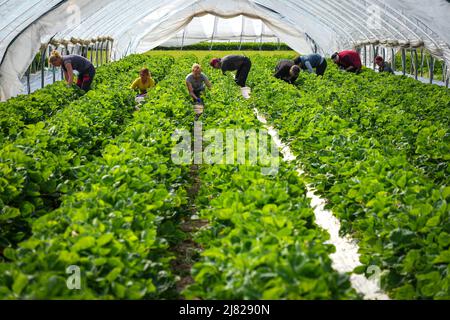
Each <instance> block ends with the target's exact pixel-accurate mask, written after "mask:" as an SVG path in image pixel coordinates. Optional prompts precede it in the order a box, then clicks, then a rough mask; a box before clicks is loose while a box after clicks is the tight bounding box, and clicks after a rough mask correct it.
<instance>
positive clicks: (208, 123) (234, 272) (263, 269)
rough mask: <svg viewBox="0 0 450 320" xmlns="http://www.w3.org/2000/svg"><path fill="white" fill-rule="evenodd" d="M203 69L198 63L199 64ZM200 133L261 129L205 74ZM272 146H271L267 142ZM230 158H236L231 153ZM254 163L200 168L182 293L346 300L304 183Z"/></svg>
mask: <svg viewBox="0 0 450 320" xmlns="http://www.w3.org/2000/svg"><path fill="white" fill-rule="evenodd" d="M203 64H206V60H205V61H203ZM210 75H211V78H212V80H213V83H214V89H213V91H212V93H211V94H209V95H208V97H207V98H206V99H205V101H207V106H206V109H205V114H204V116H203V121H204V122H203V126H204V130H208V129H217V128H219V129H220V130H221V132H222V133H223V132H224V131H225V129H238V130H248V129H255V130H260V129H263V128H262V125H261V124H260V123H259V122H258V121H257V119H256V118H255V116H254V114H253V110H252V109H251V108H249V107H248V106H247V105H246V103H245V102H244V100H243V98H242V97H241V95H240V91H239V89H238V87H236V85H235V83H234V81H233V80H232V79H231V78H229V77H227V78H226V77H223V76H222V75H221V74H219V73H217V72H210ZM271 143H273V141H271ZM235 156H236V155H235ZM262 169H263V165H262V164H261V163H258V164H254V165H250V164H249V163H248V162H247V163H246V165H237V164H235V165H219V164H212V165H208V164H205V165H202V166H201V169H200V177H201V181H202V184H201V188H200V193H199V196H198V199H197V203H196V207H197V208H198V210H199V214H200V217H201V218H204V219H208V220H209V221H210V225H209V226H208V227H207V228H204V229H203V230H201V231H200V232H199V233H198V235H197V236H196V240H197V241H198V243H199V244H200V245H201V246H202V247H203V249H204V251H203V252H201V253H200V261H199V262H197V263H196V264H195V265H194V267H193V272H192V274H193V278H194V281H195V283H194V284H192V285H191V286H189V287H188V288H187V289H186V290H185V292H184V295H185V296H186V297H187V298H201V299H351V298H358V295H357V294H356V293H355V291H354V290H353V289H352V288H351V286H350V282H349V277H348V275H347V274H339V273H337V272H336V271H335V270H333V268H332V267H331V260H330V257H329V254H330V253H332V252H333V251H334V247H333V246H331V245H328V244H324V243H325V242H326V240H327V239H328V237H329V236H328V234H327V233H326V232H324V231H323V230H322V229H320V228H319V227H318V226H317V225H316V224H315V222H314V212H313V210H312V209H311V206H310V201H309V200H308V199H307V197H306V188H305V185H304V182H303V181H301V179H300V178H299V176H298V174H297V172H296V170H295V168H294V167H293V166H292V165H290V164H286V163H280V167H279V168H278V172H277V173H276V174H274V175H272V176H269V175H264V174H263V171H262Z"/></svg>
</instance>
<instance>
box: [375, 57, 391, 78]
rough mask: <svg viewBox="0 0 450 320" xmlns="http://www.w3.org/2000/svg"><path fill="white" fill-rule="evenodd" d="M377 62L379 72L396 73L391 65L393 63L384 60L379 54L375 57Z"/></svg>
mask: <svg viewBox="0 0 450 320" xmlns="http://www.w3.org/2000/svg"><path fill="white" fill-rule="evenodd" d="M375 63H376V65H377V66H378V71H379V72H388V73H391V74H394V70H393V69H392V67H391V64H390V63H389V62H387V61H384V59H383V57H380V56H377V57H376V58H375Z"/></svg>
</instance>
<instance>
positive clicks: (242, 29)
mask: <svg viewBox="0 0 450 320" xmlns="http://www.w3.org/2000/svg"><path fill="white" fill-rule="evenodd" d="M244 29H245V17H244V16H242V24H241V36H240V39H239V51H241V49H242V37H243V36H244Z"/></svg>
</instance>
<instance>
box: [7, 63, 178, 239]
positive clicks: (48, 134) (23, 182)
mask: <svg viewBox="0 0 450 320" xmlns="http://www.w3.org/2000/svg"><path fill="white" fill-rule="evenodd" d="M147 60H149V58H148V57H147ZM135 61H136V58H133V57H132V58H131V62H135ZM172 61H173V60H172V59H171V58H166V57H162V58H160V59H156V60H154V61H152V60H149V63H150V64H151V65H152V67H154V68H153V69H154V70H155V74H156V75H157V77H159V78H162V77H163V76H164V74H165V73H166V72H167V69H168V68H169V67H170V65H171V63H172ZM123 63H124V64H125V65H126V68H129V63H130V61H129V60H125V61H124V62H123ZM114 66H115V67H114V68H117V66H119V67H120V62H119V63H116V64H114ZM140 67H141V65H135V67H134V69H132V70H131V71H129V72H128V73H122V72H121V71H122V70H119V71H120V72H121V73H119V71H117V72H118V73H117V74H113V73H112V74H110V77H111V80H110V81H109V82H108V83H104V84H97V89H96V90H93V91H91V92H89V93H88V94H87V95H85V96H84V97H82V98H80V99H79V100H76V101H74V102H72V103H71V104H70V105H69V106H67V107H66V108H65V109H63V110H61V111H60V112H58V113H57V114H55V115H54V116H53V117H51V118H49V119H48V120H47V121H46V122H38V123H37V124H33V125H28V126H27V127H26V128H25V129H24V130H23V131H22V132H20V133H19V134H18V136H17V138H16V139H15V140H14V141H9V142H6V143H5V144H4V145H3V146H2V148H1V149H0V172H1V178H0V208H1V209H0V210H1V211H0V213H1V214H0V223H1V226H2V228H1V231H0V247H7V246H8V245H11V244H12V245H14V244H15V243H17V242H19V241H21V240H23V239H24V238H25V237H27V236H28V235H29V232H30V229H29V225H30V224H29V223H30V221H32V220H33V219H35V218H37V217H39V216H41V215H42V214H45V213H46V212H48V211H50V210H52V209H54V208H56V207H58V205H59V199H60V196H61V194H64V193H66V192H67V189H68V185H70V184H71V181H73V179H76V178H77V170H76V169H77V168H79V167H82V166H83V165H85V164H86V163H88V162H89V161H90V159H91V158H92V157H93V156H95V155H98V154H100V152H101V150H102V148H103V145H104V144H105V143H107V142H108V140H110V139H111V138H112V137H114V136H115V135H117V134H119V133H120V132H121V130H122V128H123V126H124V125H125V123H126V121H127V120H128V119H129V118H131V114H132V111H133V110H134V105H135V101H134V93H133V92H131V91H130V90H129V89H128V88H127V87H124V83H125V86H126V85H128V83H130V82H131V79H132V78H134V77H135V76H136V74H137V70H138V68H140Z"/></svg>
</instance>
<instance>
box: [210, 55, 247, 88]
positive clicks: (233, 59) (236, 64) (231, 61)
mask: <svg viewBox="0 0 450 320" xmlns="http://www.w3.org/2000/svg"><path fill="white" fill-rule="evenodd" d="M210 64H211V67H213V68H214V69H221V70H222V72H223V74H225V72H227V71H237V73H236V77H235V79H236V80H235V81H236V83H237V84H238V85H239V86H240V87H242V88H245V84H246V82H247V78H248V74H249V73H250V69H251V67H252V62H251V61H250V59H249V58H248V57H245V56H238V55H229V56H226V57H223V58H222V59H220V58H215V59H212V60H211V63H210Z"/></svg>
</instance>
